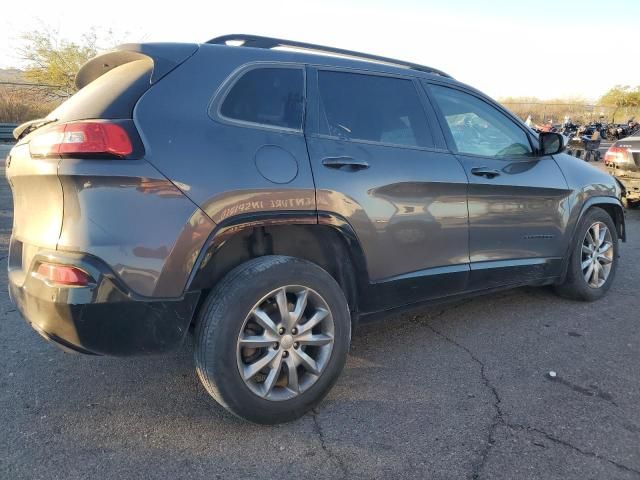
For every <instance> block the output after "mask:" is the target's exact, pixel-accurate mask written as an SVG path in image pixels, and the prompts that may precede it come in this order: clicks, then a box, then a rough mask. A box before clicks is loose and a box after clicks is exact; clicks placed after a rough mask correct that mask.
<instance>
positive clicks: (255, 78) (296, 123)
mask: <svg viewBox="0 0 640 480" xmlns="http://www.w3.org/2000/svg"><path fill="white" fill-rule="evenodd" d="M303 86H304V78H303V75H302V70H301V69H299V68H257V69H253V70H249V71H248V72H246V73H245V74H244V75H242V77H240V79H239V80H238V81H237V82H236V83H235V84H234V85H233V87H232V88H231V90H230V91H229V93H228V94H227V96H226V98H225V99H224V102H223V103H222V107H221V108H220V113H221V114H222V115H223V116H225V117H227V118H231V119H234V120H241V121H243V122H252V123H260V124H263V125H272V126H275V127H284V128H294V129H296V130H300V129H301V128H302V105H303V101H304V97H303V94H302V91H303Z"/></svg>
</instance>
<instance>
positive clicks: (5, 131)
mask: <svg viewBox="0 0 640 480" xmlns="http://www.w3.org/2000/svg"><path fill="white" fill-rule="evenodd" d="M17 126H18V125H16V124H14V123H0V142H13V141H14V138H13V129H14V128H16V127H17Z"/></svg>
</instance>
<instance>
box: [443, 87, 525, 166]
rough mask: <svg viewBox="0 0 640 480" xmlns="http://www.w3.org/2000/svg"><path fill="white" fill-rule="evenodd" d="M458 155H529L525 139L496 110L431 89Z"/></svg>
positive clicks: (465, 97) (464, 95) (470, 98)
mask: <svg viewBox="0 0 640 480" xmlns="http://www.w3.org/2000/svg"><path fill="white" fill-rule="evenodd" d="M430 88H431V90H432V91H433V94H434V97H435V99H436V102H437V103H438V105H439V106H440V110H442V114H443V115H444V118H445V119H446V121H447V125H448V126H449V130H450V131H451V136H452V137H453V140H454V142H455V144H456V147H457V149H458V152H460V153H470V154H473V155H483V156H489V157H505V156H520V155H530V154H531V153H532V150H531V145H530V143H529V138H528V137H527V135H526V134H525V133H524V131H523V130H522V129H521V128H520V127H518V125H516V124H515V123H514V122H513V120H511V119H510V118H509V117H507V116H506V115H505V114H503V113H502V112H500V110H498V109H496V108H495V107H493V106H491V105H489V104H488V103H486V102H484V101H482V100H480V99H479V98H478V97H475V96H473V95H469V94H467V93H464V92H461V91H460V90H455V89H453V88H447V87H441V86H438V85H432V86H431V87H430Z"/></svg>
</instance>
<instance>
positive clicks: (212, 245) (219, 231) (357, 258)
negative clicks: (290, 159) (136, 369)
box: [185, 210, 369, 296]
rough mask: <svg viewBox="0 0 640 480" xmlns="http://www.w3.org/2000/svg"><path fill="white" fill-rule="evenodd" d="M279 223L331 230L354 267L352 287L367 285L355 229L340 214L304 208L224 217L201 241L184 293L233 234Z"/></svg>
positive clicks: (364, 265) (362, 255) (367, 281)
mask: <svg viewBox="0 0 640 480" xmlns="http://www.w3.org/2000/svg"><path fill="white" fill-rule="evenodd" d="M278 225H322V226H325V227H330V228H332V229H334V230H335V231H336V232H337V233H338V234H339V237H340V238H341V239H342V241H343V242H344V245H345V247H346V250H347V252H348V253H349V255H350V260H351V261H352V263H353V265H352V266H353V269H354V280H355V285H352V286H351V287H352V288H354V289H355V290H354V291H355V293H356V295H357V296H359V295H360V293H361V292H362V289H363V288H365V287H366V286H367V285H368V284H369V274H368V270H367V264H366V258H365V255H364V251H363V249H362V246H361V244H360V241H359V240H358V236H357V235H356V233H355V230H354V229H353V227H352V226H351V224H349V222H348V221H347V220H346V219H345V218H344V217H342V216H340V215H337V214H335V213H332V212H325V211H321V212H318V211H315V210H308V211H307V210H303V211H298V210H294V211H282V210H280V211H267V212H252V213H247V214H240V215H236V216H233V217H230V218H227V219H225V220H224V221H223V222H220V223H219V224H217V225H216V226H215V227H214V229H213V230H212V231H211V233H210V234H209V236H208V238H207V240H206V241H205V242H204V245H203V247H202V249H201V250H200V253H199V254H198V256H197V258H196V260H195V262H194V265H193V267H192V269H191V273H190V275H189V279H188V280H187V283H186V287H185V292H188V291H191V290H194V289H195V290H197V289H198V284H199V282H198V281H197V279H198V274H199V273H200V272H202V271H203V269H204V268H205V267H206V266H207V264H208V262H209V260H210V259H211V258H213V257H214V256H215V254H216V252H217V251H218V250H220V249H221V248H222V247H223V246H224V244H225V243H226V242H227V241H228V240H229V239H231V238H232V237H234V236H235V235H237V234H239V233H241V232H243V231H245V230H248V229H253V228H255V227H272V226H278Z"/></svg>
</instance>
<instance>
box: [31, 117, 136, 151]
mask: <svg viewBox="0 0 640 480" xmlns="http://www.w3.org/2000/svg"><path fill="white" fill-rule="evenodd" d="M29 151H30V153H31V155H32V156H35V157H46V156H48V155H107V156H113V157H126V156H127V155H130V154H131V152H133V147H132V145H131V139H130V138H129V134H128V133H127V131H126V130H125V129H124V128H122V127H121V126H120V125H118V124H117V123H110V122H104V121H84V122H71V123H65V124H62V125H55V126H54V127H51V128H48V129H47V130H44V131H43V132H42V133H41V134H40V135H36V136H35V137H34V138H33V139H32V140H31V142H29Z"/></svg>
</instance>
